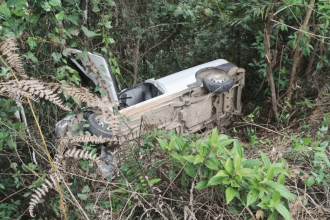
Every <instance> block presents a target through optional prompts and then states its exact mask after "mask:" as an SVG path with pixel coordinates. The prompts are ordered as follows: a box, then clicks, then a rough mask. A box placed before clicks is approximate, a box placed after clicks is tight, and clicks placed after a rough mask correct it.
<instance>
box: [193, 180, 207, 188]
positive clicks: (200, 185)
mask: <svg viewBox="0 0 330 220" xmlns="http://www.w3.org/2000/svg"><path fill="white" fill-rule="evenodd" d="M206 187H207V180H202V181H200V182H199V183H197V185H196V186H195V189H205V188H206Z"/></svg>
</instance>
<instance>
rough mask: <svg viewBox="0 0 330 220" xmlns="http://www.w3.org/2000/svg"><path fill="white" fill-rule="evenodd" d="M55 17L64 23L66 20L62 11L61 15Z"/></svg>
mask: <svg viewBox="0 0 330 220" xmlns="http://www.w3.org/2000/svg"><path fill="white" fill-rule="evenodd" d="M55 17H56V18H57V19H58V20H59V21H62V20H63V18H64V11H61V12H60V13H58V14H56V15H55Z"/></svg>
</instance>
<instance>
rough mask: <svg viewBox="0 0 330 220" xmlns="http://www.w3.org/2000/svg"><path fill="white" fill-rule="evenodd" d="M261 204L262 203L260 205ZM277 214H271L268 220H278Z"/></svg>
mask: <svg viewBox="0 0 330 220" xmlns="http://www.w3.org/2000/svg"><path fill="white" fill-rule="evenodd" d="M259 204H260V203H259ZM259 207H260V208H262V207H261V206H259ZM277 219H278V218H277V212H273V213H272V214H270V215H269V216H268V218H267V220H277Z"/></svg>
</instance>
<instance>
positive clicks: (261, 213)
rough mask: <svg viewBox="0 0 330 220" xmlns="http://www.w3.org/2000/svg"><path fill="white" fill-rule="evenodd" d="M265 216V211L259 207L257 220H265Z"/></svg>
mask: <svg viewBox="0 0 330 220" xmlns="http://www.w3.org/2000/svg"><path fill="white" fill-rule="evenodd" d="M264 216H265V214H264V212H263V211H262V210H261V209H259V210H258V211H257V213H256V219H257V220H263V219H264Z"/></svg>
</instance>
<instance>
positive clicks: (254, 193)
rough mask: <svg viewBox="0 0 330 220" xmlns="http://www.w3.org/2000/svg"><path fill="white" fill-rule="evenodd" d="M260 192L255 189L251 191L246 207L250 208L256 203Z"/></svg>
mask: <svg viewBox="0 0 330 220" xmlns="http://www.w3.org/2000/svg"><path fill="white" fill-rule="evenodd" d="M258 194H259V193H258V191H257V190H255V189H252V190H250V192H249V193H248V196H247V199H246V205H247V206H249V205H251V204H252V203H254V202H255V201H256V200H257V198H258Z"/></svg>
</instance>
